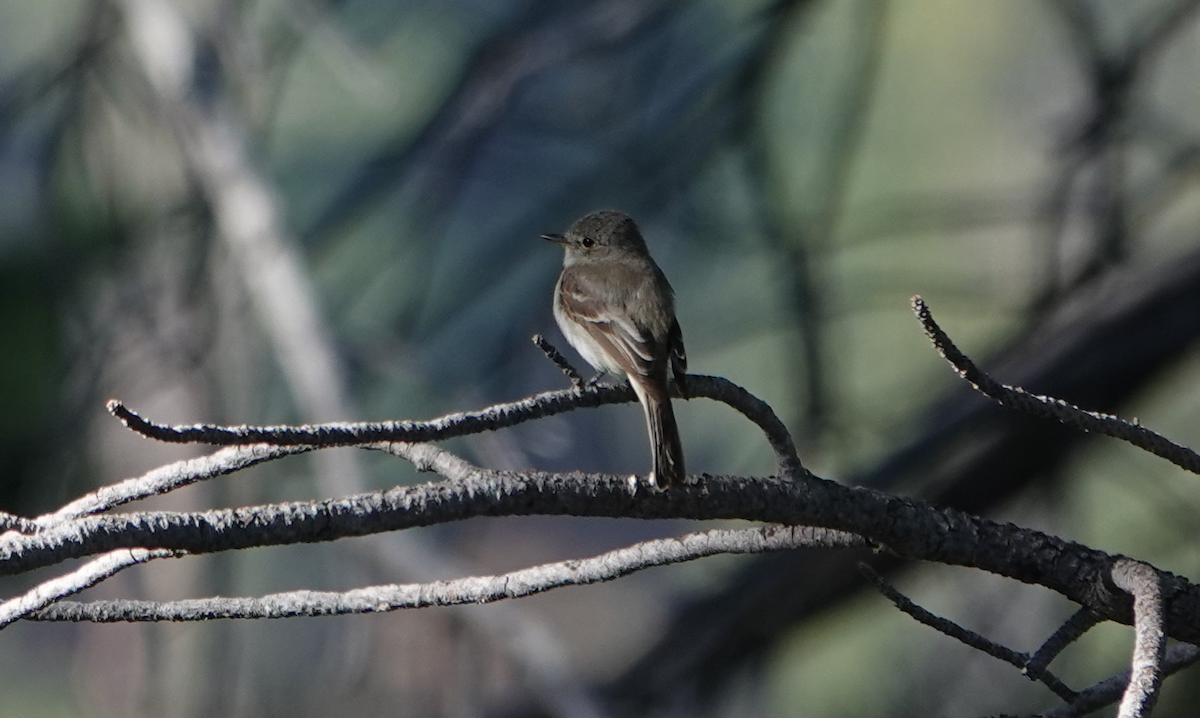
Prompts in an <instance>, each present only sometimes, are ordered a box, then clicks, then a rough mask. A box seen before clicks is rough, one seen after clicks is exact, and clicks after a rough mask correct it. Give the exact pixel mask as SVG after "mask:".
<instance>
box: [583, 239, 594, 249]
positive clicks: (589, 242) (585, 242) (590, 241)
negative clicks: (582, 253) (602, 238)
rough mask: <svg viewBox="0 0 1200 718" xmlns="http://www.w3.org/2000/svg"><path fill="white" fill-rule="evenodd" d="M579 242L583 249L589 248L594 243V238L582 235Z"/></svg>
mask: <svg viewBox="0 0 1200 718" xmlns="http://www.w3.org/2000/svg"><path fill="white" fill-rule="evenodd" d="M579 243H580V244H582V245H583V246H584V248H585V249H590V248H591V247H592V246H593V245H594V244H596V240H594V239H592V238H591V237H584V238H583V239H581V240H579Z"/></svg>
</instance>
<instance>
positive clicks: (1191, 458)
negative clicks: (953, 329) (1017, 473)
mask: <svg viewBox="0 0 1200 718" xmlns="http://www.w3.org/2000/svg"><path fill="white" fill-rule="evenodd" d="M912 305H913V311H914V312H916V315H917V318H918V319H919V320H920V321H921V325H922V326H924V327H925V333H926V334H927V335H928V336H929V339H930V341H932V342H933V345H934V347H936V348H937V350H938V353H939V354H941V355H942V357H943V358H944V359H945V360H946V361H948V362H950V364H951V366H953V367H954V370H955V371H957V372H958V374H959V376H961V377H962V378H964V379H966V380H967V381H968V382H970V384H971V386H973V387H975V388H976V389H977V390H979V392H980V393H981V394H983V395H985V396H987V397H989V398H991V399H993V400H994V401H996V403H998V404H1000V405H1001V406H1006V407H1008V408H1010V409H1016V410H1018V411H1023V412H1025V413H1027V414H1032V415H1033V416H1038V417H1042V418H1048V419H1057V420H1058V421H1060V422H1062V423H1064V424H1066V425H1067V426H1073V427H1075V428H1077V429H1081V430H1083V431H1088V432H1092V433H1095V434H1104V435H1105V436H1111V437H1113V438H1116V439H1121V440H1123V441H1127V442H1129V443H1131V444H1133V445H1134V446H1137V447H1138V448H1141V449H1145V450H1146V451H1148V452H1150V453H1152V454H1154V455H1155V456H1160V457H1162V458H1164V459H1166V460H1167V461H1170V462H1171V463H1173V464H1175V465H1176V466H1179V467H1180V468H1183V469H1186V470H1187V471H1190V472H1192V473H1193V474H1200V454H1197V453H1196V452H1195V451H1192V450H1191V449H1189V448H1187V447H1186V446H1180V445H1179V444H1176V443H1175V442H1173V441H1171V440H1170V439H1167V438H1166V437H1164V436H1162V435H1161V434H1156V433H1155V432H1153V431H1150V430H1149V429H1146V428H1143V427H1141V426H1139V425H1137V424H1136V423H1134V422H1129V421H1125V420H1124V419H1121V418H1120V417H1116V416H1113V415H1111V414H1103V413H1100V412H1097V411H1087V410H1086V409H1080V408H1079V407H1077V406H1074V405H1072V404H1069V403H1067V402H1065V401H1063V400H1062V399H1055V398H1053V397H1049V396H1041V395H1038V394H1030V393H1029V392H1027V391H1025V390H1024V389H1021V388H1020V387H1013V386H1008V385H1006V384H1001V383H1000V382H998V381H996V380H995V379H993V378H992V377H990V376H988V375H987V374H985V373H984V372H983V371H982V370H980V369H979V367H977V366H975V364H974V362H972V361H971V360H970V359H969V358H967V356H966V355H965V354H963V353H962V352H961V351H959V349H958V347H956V346H955V345H954V342H952V341H951V340H950V337H949V336H947V335H946V333H945V332H944V331H942V328H941V327H939V326H938V325H937V322H935V321H934V320H933V315H932V314H931V313H930V311H929V307H928V306H927V305H926V304H925V302H924V300H922V299H921V298H920V297H913V299H912Z"/></svg>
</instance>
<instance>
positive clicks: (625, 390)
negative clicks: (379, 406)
mask: <svg viewBox="0 0 1200 718" xmlns="http://www.w3.org/2000/svg"><path fill="white" fill-rule="evenodd" d="M687 386H688V394H689V396H692V397H705V398H708V399H714V400H716V401H721V402H724V403H726V404H728V405H729V406H731V407H733V408H734V409H736V410H737V411H738V412H740V413H741V414H742V415H743V416H745V417H746V418H748V419H750V420H751V421H753V422H754V423H755V424H757V425H758V426H759V428H760V429H762V430H763V433H765V434H766V436H767V440H768V441H769V442H771V446H772V448H773V449H774V450H775V454H776V459H777V460H778V462H779V466H780V472H781V473H782V474H784V475H786V476H801V475H803V473H804V468H803V466H802V465H801V463H800V458H799V456H797V454H796V446H795V443H794V442H793V441H792V437H791V435H790V434H789V433H788V430H787V427H786V426H784V424H783V422H782V421H780V419H779V417H778V416H776V415H775V412H774V411H773V410H772V409H771V407H770V406H769V405H768V404H767V403H766V402H764V401H762V400H761V399H759V398H757V397H755V396H754V395H752V394H750V392H748V391H746V390H745V389H743V388H741V387H740V386H738V385H736V384H734V383H733V382H731V381H729V380H727V379H723V378H721V377H712V376H702V375H695V374H689V375H688V377H687ZM635 400H636V397H635V396H634V393H633V389H631V388H629V387H628V386H599V385H597V386H585V387H582V388H577V389H569V390H566V391H551V392H545V393H543V394H538V395H537V396H533V397H530V398H528V399H523V400H521V401H515V402H510V403H507V404H496V405H494V406H491V407H488V408H486V409H482V410H480V411H475V412H460V413H455V414H448V415H446V416H443V417H441V418H438V419H433V420H431V421H385V422H372V423H366V422H363V423H349V422H334V423H329V424H308V425H304V426H261V427H260V426H246V425H243V426H216V425H213V424H194V425H190V426H167V425H164V424H156V423H153V422H149V421H146V420H145V419H143V418H142V417H140V416H138V415H137V414H135V413H134V412H132V411H130V410H129V409H128V408H126V407H125V405H123V404H122V403H121V402H119V401H117V400H115V399H114V400H111V401H109V402H108V410H109V411H110V412H112V414H113V415H114V416H116V417H117V418H118V419H120V420H121V421H122V422H123V423H124V424H125V425H126V426H127V427H129V429H130V430H132V431H135V432H137V433H139V434H142V435H143V436H147V437H150V438H152V439H157V440H159V441H166V442H171V443H183V444H190V443H202V444H217V445H239V444H272V445H276V446H297V445H304V446H312V447H327V446H356V445H362V444H377V443H386V442H406V443H415V442H427V441H436V440H441V439H449V438H452V437H456V436H465V435H467V434H475V433H479V432H482V431H491V430H495V429H502V428H506V427H510V426H515V425H517V424H520V423H523V422H526V421H531V420H533V419H540V418H543V417H547V416H554V415H556V414H561V413H563V412H567V411H571V410H574V409H578V408H583V407H596V406H604V405H607V404H621V403H628V402H632V401H635Z"/></svg>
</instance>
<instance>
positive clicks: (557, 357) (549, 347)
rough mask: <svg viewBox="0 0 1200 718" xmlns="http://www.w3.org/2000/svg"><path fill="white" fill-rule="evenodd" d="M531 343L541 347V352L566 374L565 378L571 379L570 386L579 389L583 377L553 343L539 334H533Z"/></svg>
mask: <svg viewBox="0 0 1200 718" xmlns="http://www.w3.org/2000/svg"><path fill="white" fill-rule="evenodd" d="M533 343H534V344H536V345H537V348H538V349H541V350H542V351H543V352H545V354H546V358H548V359H549V360H550V361H552V362H554V366H556V367H558V368H559V370H561V371H562V373H563V374H566V375H567V378H568V379H570V380H571V386H573V387H575V388H576V389H579V388H580V387H582V386H583V377H582V376H580V375H579V372H577V371H575V367H573V366H571V362H569V361H567V360H566V358H565V357H563V355H562V354H559V353H558V349H556V348H555V347H554V345H553V344H551V343H550V342H548V341H546V338H545V337H543V336H542V335H541V334H534V335H533Z"/></svg>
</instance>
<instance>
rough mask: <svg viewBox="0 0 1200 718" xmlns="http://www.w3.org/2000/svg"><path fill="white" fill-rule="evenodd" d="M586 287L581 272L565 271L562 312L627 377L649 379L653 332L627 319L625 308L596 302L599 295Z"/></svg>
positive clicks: (655, 351)
mask: <svg viewBox="0 0 1200 718" xmlns="http://www.w3.org/2000/svg"><path fill="white" fill-rule="evenodd" d="M588 285H589V282H588V279H587V278H586V277H585V276H583V275H581V274H580V273H578V272H572V271H570V270H568V271H566V272H564V274H563V277H562V284H561V291H560V292H559V302H560V303H561V305H562V309H563V311H564V313H565V314H566V315H567V316H568V317H570V318H571V319H572V320H574V321H575V323H577V324H579V325H580V326H581V327H583V328H584V330H585V331H587V333H588V335H589V336H590V337H591V338H592V339H593V340H594V341H595V342H596V343H597V344H598V345H600V347H601V348H602V349H604V350H605V353H606V354H607V355H608V356H609V357H611V358H612V359H613V360H614V361H615V362H616V364H617V365H618V366H620V367H621V370H622V371H624V372H625V373H626V374H627V375H629V376H630V377H634V376H640V377H648V376H650V375H651V374H652V373H654V371H655V369H656V366H655V356H656V355H657V354H658V353H659V352H658V346H659V345H658V341H657V340H656V339H655V337H654V335H653V333H651V332H650V331H648V330H646V329H645V328H643V327H640V326H638V325H637V324H636V323H635V322H634V321H633V320H632V319H630V318H629V316H628V315H627V313H626V312H625V311H624V306H620V305H618V306H610V305H609V304H608V303H605V302H603V301H600V300H597V299H596V297H597V296H598V294H599V293H598V292H596V291H595V290H594V288H592V287H589V286H588Z"/></svg>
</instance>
